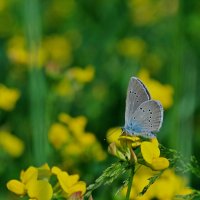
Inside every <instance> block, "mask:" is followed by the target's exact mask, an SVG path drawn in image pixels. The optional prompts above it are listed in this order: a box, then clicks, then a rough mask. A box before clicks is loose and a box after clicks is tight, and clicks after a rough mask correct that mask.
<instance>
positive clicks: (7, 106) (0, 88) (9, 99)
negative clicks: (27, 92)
mask: <svg viewBox="0 0 200 200" xmlns="http://www.w3.org/2000/svg"><path fill="white" fill-rule="evenodd" d="M19 97H20V91H19V90H17V89H11V88H8V87H6V86H5V85H3V84H0V108H1V109H3V110H6V111H11V110H13V109H14V107H15V104H16V102H17V100H18V99H19Z"/></svg>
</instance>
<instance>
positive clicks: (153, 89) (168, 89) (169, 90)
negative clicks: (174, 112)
mask: <svg viewBox="0 0 200 200" xmlns="http://www.w3.org/2000/svg"><path fill="white" fill-rule="evenodd" d="M138 77H139V78H140V79H141V80H142V81H143V83H144V84H145V85H146V86H147V88H148V90H149V92H150V94H151V96H152V99H155V100H159V101H160V102H161V104H162V105H163V107H164V108H166V109H168V108H170V107H171V106H172V104H173V93H174V89H173V87H172V86H171V85H163V84H161V83H160V82H158V81H156V80H154V79H152V78H150V75H149V72H148V71H147V70H145V69H142V70H141V71H140V72H139V74H138Z"/></svg>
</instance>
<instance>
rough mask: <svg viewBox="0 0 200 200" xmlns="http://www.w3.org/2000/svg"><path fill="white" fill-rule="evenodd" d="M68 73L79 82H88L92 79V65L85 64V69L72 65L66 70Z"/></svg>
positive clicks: (93, 71) (93, 72)
mask: <svg viewBox="0 0 200 200" xmlns="http://www.w3.org/2000/svg"><path fill="white" fill-rule="evenodd" d="M68 74H69V76H70V77H71V78H72V79H75V80H76V81H78V82H80V83H88V82H90V81H92V80H93V78H94V74H95V70H94V67H93V66H92V65H88V66H86V68H85V69H82V68H80V67H73V68H71V69H70V70H69V71H68Z"/></svg>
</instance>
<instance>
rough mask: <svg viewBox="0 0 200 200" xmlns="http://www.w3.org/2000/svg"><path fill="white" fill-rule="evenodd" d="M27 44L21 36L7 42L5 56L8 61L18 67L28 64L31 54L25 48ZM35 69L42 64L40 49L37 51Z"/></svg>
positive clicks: (42, 52) (42, 54)
mask: <svg viewBox="0 0 200 200" xmlns="http://www.w3.org/2000/svg"><path fill="white" fill-rule="evenodd" d="M26 46H27V44H26V41H25V38H24V37H23V36H15V37H13V38H11V39H10V40H9V41H8V44H7V55H8V57H9V59H10V60H11V61H12V62H14V63H16V64H20V65H25V66H27V64H28V63H29V62H30V57H31V56H32V55H31V52H29V51H28V49H27V48H26ZM36 59H37V60H36V63H37V67H41V66H42V65H43V64H44V59H45V57H44V51H43V50H42V48H41V47H38V49H37V58H36Z"/></svg>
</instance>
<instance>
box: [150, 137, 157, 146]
mask: <svg viewBox="0 0 200 200" xmlns="http://www.w3.org/2000/svg"><path fill="white" fill-rule="evenodd" d="M151 142H152V143H153V144H154V145H155V146H157V147H158V146H159V142H158V140H157V138H156V137H155V138H153V139H151Z"/></svg>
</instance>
